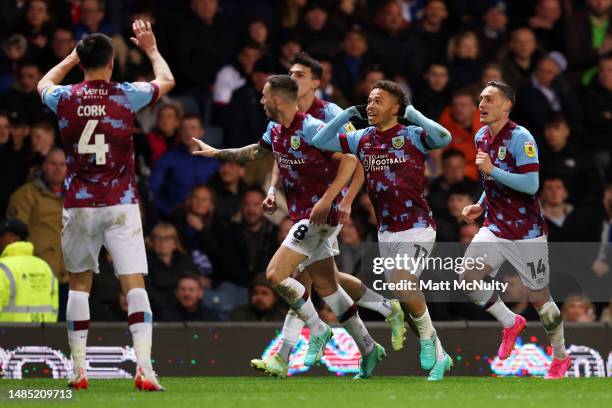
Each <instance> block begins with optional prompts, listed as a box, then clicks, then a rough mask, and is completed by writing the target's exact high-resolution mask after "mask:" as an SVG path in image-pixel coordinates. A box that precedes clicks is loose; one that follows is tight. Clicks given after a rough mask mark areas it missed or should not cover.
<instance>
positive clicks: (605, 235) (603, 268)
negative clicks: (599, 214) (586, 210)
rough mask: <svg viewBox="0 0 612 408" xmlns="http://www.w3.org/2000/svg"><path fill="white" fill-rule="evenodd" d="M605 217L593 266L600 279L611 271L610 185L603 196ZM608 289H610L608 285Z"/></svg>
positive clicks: (611, 199)
mask: <svg viewBox="0 0 612 408" xmlns="http://www.w3.org/2000/svg"><path fill="white" fill-rule="evenodd" d="M603 208H604V217H603V221H602V222H601V227H602V228H601V238H600V239H599V248H598V253H597V256H596V258H595V261H593V265H592V266H591V269H592V271H593V272H594V273H595V276H598V277H600V278H602V277H604V276H606V275H608V272H609V271H610V266H609V262H608V260H609V259H612V251H611V249H612V246H611V245H610V243H611V241H612V233H611V228H612V185H611V184H609V185H608V187H607V188H606V189H605V190H604V194H603ZM607 287H610V286H609V285H607Z"/></svg>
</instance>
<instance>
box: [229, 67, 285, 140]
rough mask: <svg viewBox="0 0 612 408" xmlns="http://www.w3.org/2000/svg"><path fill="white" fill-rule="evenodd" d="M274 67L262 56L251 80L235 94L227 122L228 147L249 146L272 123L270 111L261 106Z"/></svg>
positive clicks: (254, 68)
mask: <svg viewBox="0 0 612 408" xmlns="http://www.w3.org/2000/svg"><path fill="white" fill-rule="evenodd" d="M273 71H274V69H273V67H272V66H271V64H270V63H269V62H267V61H265V60H263V59H260V60H259V61H257V63H256V64H255V66H254V67H253V72H252V73H251V75H250V77H249V80H247V81H246V82H245V83H244V85H242V86H241V87H240V88H238V89H236V90H235V91H234V93H233V94H232V100H231V102H230V104H229V106H228V107H227V116H226V119H225V121H224V123H223V144H224V145H225V147H242V146H247V145H250V144H252V143H257V142H258V140H259V139H260V138H261V135H262V134H263V132H264V131H265V130H266V127H267V125H268V118H267V117H266V113H265V111H264V110H263V109H262V108H261V103H260V102H261V96H262V92H263V87H264V85H265V84H266V80H267V79H268V76H269V75H271V74H272V73H273Z"/></svg>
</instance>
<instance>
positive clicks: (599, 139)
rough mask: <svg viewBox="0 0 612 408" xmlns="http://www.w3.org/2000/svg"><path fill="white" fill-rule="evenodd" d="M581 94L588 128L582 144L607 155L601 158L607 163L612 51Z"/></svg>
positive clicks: (611, 133) (611, 135)
mask: <svg viewBox="0 0 612 408" xmlns="http://www.w3.org/2000/svg"><path fill="white" fill-rule="evenodd" d="M581 96H582V98H581V102H582V106H583V107H584V113H585V130H586V135H585V137H584V138H583V142H582V143H581V144H582V145H583V146H585V147H587V148H589V149H592V150H593V151H594V153H595V154H596V155H597V156H600V155H603V156H607V157H605V158H604V160H600V161H601V162H603V164H604V165H605V164H607V163H609V162H610V160H609V154H610V153H609V152H610V151H612V51H611V52H609V53H608V54H605V55H602V56H601V58H600V60H599V73H598V75H597V78H596V79H594V80H593V81H591V84H590V85H588V86H587V87H584V88H583V89H582V95H581Z"/></svg>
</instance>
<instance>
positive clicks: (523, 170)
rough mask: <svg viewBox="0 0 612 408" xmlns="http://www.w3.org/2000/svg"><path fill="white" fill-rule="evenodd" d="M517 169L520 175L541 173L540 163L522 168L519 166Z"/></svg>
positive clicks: (525, 165)
mask: <svg viewBox="0 0 612 408" xmlns="http://www.w3.org/2000/svg"><path fill="white" fill-rule="evenodd" d="M516 169H517V171H518V172H519V173H520V174H525V173H533V172H538V171H540V164H539V163H529V164H523V165H522V166H517V168H516Z"/></svg>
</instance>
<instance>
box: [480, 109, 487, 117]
mask: <svg viewBox="0 0 612 408" xmlns="http://www.w3.org/2000/svg"><path fill="white" fill-rule="evenodd" d="M487 114H488V113H487V112H485V111H480V117H481V118H484V117H485V116H487Z"/></svg>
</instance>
